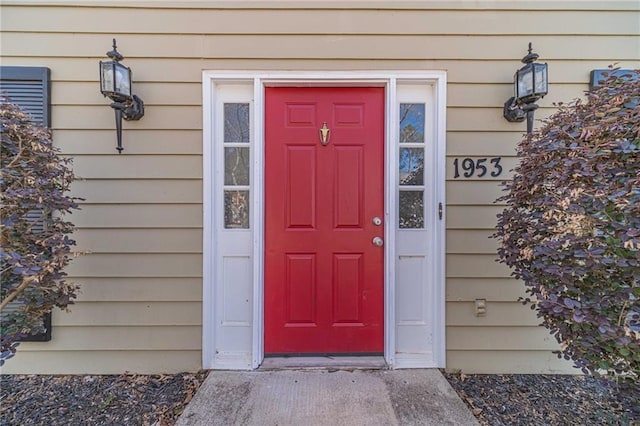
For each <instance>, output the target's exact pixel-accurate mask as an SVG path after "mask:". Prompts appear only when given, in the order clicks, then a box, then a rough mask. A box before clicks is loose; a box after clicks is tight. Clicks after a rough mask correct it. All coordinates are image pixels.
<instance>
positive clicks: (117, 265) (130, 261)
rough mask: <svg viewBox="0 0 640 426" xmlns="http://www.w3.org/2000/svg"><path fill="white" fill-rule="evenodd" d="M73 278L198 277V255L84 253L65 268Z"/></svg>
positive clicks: (200, 265)
mask: <svg viewBox="0 0 640 426" xmlns="http://www.w3.org/2000/svg"><path fill="white" fill-rule="evenodd" d="M66 271H67V273H68V274H69V276H70V277H71V278H72V279H73V277H114V278H117V277H174V278H177V277H186V278H189V277H192V278H195V277H201V276H202V255H200V254H183V253H174V254H157V253H156V254H142V253H137V254H135V255H133V254H87V255H84V256H80V257H78V258H77V259H73V261H72V262H71V263H70V264H69V266H68V267H67V269H66Z"/></svg>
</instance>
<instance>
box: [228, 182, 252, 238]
mask: <svg viewBox="0 0 640 426" xmlns="http://www.w3.org/2000/svg"><path fill="white" fill-rule="evenodd" d="M224 227H225V228H244V229H248V228H249V191H224Z"/></svg>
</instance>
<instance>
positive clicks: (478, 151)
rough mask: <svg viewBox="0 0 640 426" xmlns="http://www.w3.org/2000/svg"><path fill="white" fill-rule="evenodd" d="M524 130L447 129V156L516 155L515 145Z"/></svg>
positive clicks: (521, 137)
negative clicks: (462, 130) (465, 130)
mask: <svg viewBox="0 0 640 426" xmlns="http://www.w3.org/2000/svg"><path fill="white" fill-rule="evenodd" d="M523 135H524V132H517V131H516V132H487V131H477V132H459V131H447V156H450V157H454V156H465V155H478V156H480V155H485V156H507V157H511V156H514V155H516V146H517V144H518V142H520V141H521V140H522V139H523Z"/></svg>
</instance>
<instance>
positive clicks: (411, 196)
mask: <svg viewBox="0 0 640 426" xmlns="http://www.w3.org/2000/svg"><path fill="white" fill-rule="evenodd" d="M399 220H400V228H414V229H415V228H424V193H423V192H422V191H400V218H399Z"/></svg>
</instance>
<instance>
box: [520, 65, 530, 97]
mask: <svg viewBox="0 0 640 426" xmlns="http://www.w3.org/2000/svg"><path fill="white" fill-rule="evenodd" d="M516 76H517V77H516V78H517V82H516V84H517V91H516V95H517V96H516V97H517V98H518V99H524V98H526V97H529V96H531V95H533V67H531V66H529V65H527V66H525V67H522V68H521V69H520V70H518V72H517V73H516Z"/></svg>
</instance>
